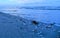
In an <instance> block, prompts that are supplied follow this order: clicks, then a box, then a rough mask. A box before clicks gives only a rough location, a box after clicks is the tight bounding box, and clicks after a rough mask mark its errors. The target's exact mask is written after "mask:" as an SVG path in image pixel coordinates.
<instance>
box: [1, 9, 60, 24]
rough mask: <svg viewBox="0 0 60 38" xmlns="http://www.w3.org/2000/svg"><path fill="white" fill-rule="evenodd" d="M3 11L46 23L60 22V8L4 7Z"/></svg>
mask: <svg viewBox="0 0 60 38" xmlns="http://www.w3.org/2000/svg"><path fill="white" fill-rule="evenodd" d="M1 11H3V12H4V13H8V14H11V15H15V16H20V17H22V18H25V19H29V20H36V21H39V22H40V21H41V22H46V23H50V22H55V23H58V24H60V10H37V9H2V10H1Z"/></svg>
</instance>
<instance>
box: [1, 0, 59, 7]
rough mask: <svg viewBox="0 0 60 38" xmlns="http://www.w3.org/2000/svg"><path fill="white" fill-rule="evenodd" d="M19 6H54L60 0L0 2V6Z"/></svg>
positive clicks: (13, 0)
mask: <svg viewBox="0 0 60 38" xmlns="http://www.w3.org/2000/svg"><path fill="white" fill-rule="evenodd" d="M1 4H2V5H5V4H6V5H7V4H20V5H27V4H28V5H56V6H58V5H59V4H60V0H0V5H1Z"/></svg>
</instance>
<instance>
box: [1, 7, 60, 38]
mask: <svg viewBox="0 0 60 38" xmlns="http://www.w3.org/2000/svg"><path fill="white" fill-rule="evenodd" d="M0 11H1V12H3V13H0V17H1V18H0V25H1V26H0V27H1V28H0V34H2V35H0V37H1V38H60V13H59V12H60V11H59V10H37V9H16V8H14V9H13V8H11V9H1V10H0ZM6 21H7V22H6ZM33 21H35V22H33ZM35 23H36V24H35ZM3 36H4V37H3Z"/></svg>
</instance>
